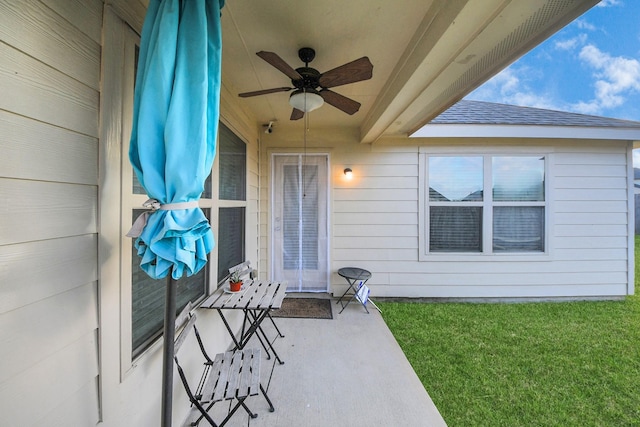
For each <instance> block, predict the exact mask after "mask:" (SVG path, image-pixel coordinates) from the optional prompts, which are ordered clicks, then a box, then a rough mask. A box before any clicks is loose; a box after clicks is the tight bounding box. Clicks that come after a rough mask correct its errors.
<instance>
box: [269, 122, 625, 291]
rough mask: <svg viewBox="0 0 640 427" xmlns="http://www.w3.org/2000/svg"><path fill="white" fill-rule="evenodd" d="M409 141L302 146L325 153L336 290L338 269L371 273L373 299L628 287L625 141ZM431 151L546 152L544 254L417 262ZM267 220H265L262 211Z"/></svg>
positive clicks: (340, 138)
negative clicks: (349, 175)
mask: <svg viewBox="0 0 640 427" xmlns="http://www.w3.org/2000/svg"><path fill="white" fill-rule="evenodd" d="M272 139H275V138H273V137H271V136H268V137H265V141H266V142H265V148H264V150H265V153H269V152H270V151H271V152H277V151H279V150H284V149H285V148H281V143H280V142H279V141H278V142H275V141H274V142H270V141H271V140H272ZM285 140H286V139H285ZM412 142H413V145H411V144H407V143H402V142H400V141H397V140H390V141H389V142H386V141H380V142H378V143H376V144H374V145H372V146H368V145H366V144H358V142H357V141H356V140H355V139H350V137H349V135H346V134H345V135H332V136H331V139H330V140H329V139H327V140H323V141H318V142H317V143H316V145H315V146H311V147H309V148H308V149H309V150H310V151H312V150H320V149H322V150H325V151H326V150H330V151H331V164H332V169H331V185H332V191H331V194H332V200H331V208H330V216H331V218H330V223H331V237H330V240H331V242H330V253H331V273H332V274H331V290H332V292H333V293H334V294H341V293H342V292H343V291H344V289H346V282H345V281H344V279H342V278H341V277H339V276H338V275H337V274H336V271H337V270H338V269H339V268H341V267H347V266H356V267H362V268H365V269H367V270H369V271H371V272H372V278H371V279H370V280H369V282H367V284H368V285H369V284H370V285H371V286H370V288H371V290H372V296H373V297H374V299H375V296H390V297H419V298H480V299H482V298H506V299H508V298H548V297H557V298H563V297H578V298H581V297H585V298H589V297H605V298H608V297H617V296H623V295H626V294H627V293H628V292H629V289H632V285H629V275H630V272H629V253H630V246H629V241H630V237H629V231H628V228H629V219H628V218H629V210H628V195H627V194H628V191H629V188H628V184H627V176H628V175H627V174H628V172H627V168H628V167H629V164H630V163H629V162H630V149H631V145H630V143H629V142H627V141H586V140H536V139H511V140H499V141H498V140H496V141H492V140H487V139H481V140H477V139H467V140H465V139H455V138H451V139H438V140H430V139H423V140H422V139H419V140H414V141H412ZM491 143H495V145H491ZM434 152H438V153H447V155H462V154H465V155H466V154H468V153H471V154H476V155H482V154H490V155H504V154H505V153H509V154H510V155H512V154H514V153H516V154H518V155H523V156H528V155H534V154H536V155H537V154H541V153H543V154H545V156H546V157H547V159H546V163H547V165H546V168H547V176H546V180H547V181H548V185H547V192H546V194H545V203H546V210H547V212H546V220H548V221H547V229H546V233H547V236H546V242H545V250H546V252H545V253H524V254H521V253H499V254H492V253H489V254H482V255H480V256H478V254H467V255H464V254H462V255H455V254H452V255H449V254H447V255H445V256H441V257H432V258H431V259H429V260H427V261H420V257H419V254H420V234H421V233H420V232H419V228H420V220H419V218H420V211H421V207H420V202H419V190H420V189H419V183H420V179H421V177H420V168H419V159H420V157H421V156H422V155H424V153H434ZM547 155H548V156H547ZM346 167H349V168H351V169H352V170H353V179H352V180H350V181H347V180H345V179H344V174H343V170H344V168H346ZM263 182H264V183H265V184H263V185H265V186H266V185H268V184H267V183H268V175H266V174H264V175H263ZM264 220H265V224H268V218H266V217H265V218H264ZM631 238H632V236H631ZM631 253H632V249H631Z"/></svg>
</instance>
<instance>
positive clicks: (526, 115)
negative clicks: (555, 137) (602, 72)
mask: <svg viewBox="0 0 640 427" xmlns="http://www.w3.org/2000/svg"><path fill="white" fill-rule="evenodd" d="M431 123H432V124H443V123H448V124H453V123H457V124H472V123H475V124H501V125H533V126H581V127H623V128H630V127H631V128H640V122H633V121H630V120H620V119H612V118H608V117H599V116H589V115H586V114H577V113H568V112H566V111H556V110H545V109H542V108H532V107H519V106H516V105H507V104H497V103H494V102H484V101H470V100H466V99H463V100H462V101H459V102H458V103H457V104H455V105H454V106H453V107H451V108H449V109H448V110H446V111H445V112H444V113H442V114H440V115H439V116H438V117H436V118H435V119H433V120H432V121H431Z"/></svg>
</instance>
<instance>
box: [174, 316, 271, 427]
mask: <svg viewBox="0 0 640 427" xmlns="http://www.w3.org/2000/svg"><path fill="white" fill-rule="evenodd" d="M190 309H191V305H190V304H189V305H188V306H187V309H185V310H186V311H187V313H186V314H185V312H184V311H183V314H181V315H180V316H178V321H177V322H176V323H179V324H184V328H183V329H182V331H180V333H179V334H178V335H177V338H176V339H175V352H176V356H174V361H175V364H176V367H177V369H178V374H179V375H180V379H181V381H182V384H183V386H184V389H185V391H186V393H187V396H188V397H189V401H190V402H191V405H192V408H191V411H190V412H189V414H188V416H187V419H186V420H185V423H184V424H183V425H186V426H197V425H198V424H199V423H200V421H202V420H203V419H205V420H206V421H207V422H208V423H209V424H210V425H212V426H214V427H222V426H224V425H225V424H226V423H227V421H229V420H230V419H231V417H232V416H233V415H234V414H235V413H236V411H237V410H238V409H239V408H240V407H242V408H244V410H245V411H246V412H247V414H249V416H250V417H251V418H256V417H257V416H258V414H255V413H253V412H252V411H251V410H250V409H249V407H248V406H247V405H246V403H245V400H246V399H247V398H248V397H249V396H255V395H257V394H258V393H259V392H260V393H262V395H263V396H264V398H265V399H266V401H267V403H268V404H269V410H270V411H271V412H273V411H274V407H273V404H272V403H271V399H269V396H268V395H267V393H266V391H265V390H264V388H263V387H262V384H261V383H260V358H261V351H260V349H243V350H236V351H228V352H226V353H220V354H217V355H216V356H215V358H214V359H211V358H210V357H209V355H208V354H207V352H206V350H205V348H204V345H203V343H202V339H201V337H200V333H199V331H198V328H197V327H196V324H195V320H196V316H195V313H191V312H190ZM191 330H193V331H194V333H195V336H196V339H197V341H198V346H199V347H200V351H201V353H202V356H203V357H204V359H205V360H204V363H203V369H202V373H201V375H200V380H199V381H198V386H197V387H196V389H195V391H194V390H192V388H191V387H190V386H189V381H188V380H187V375H186V373H185V371H184V369H183V368H182V367H181V366H180V363H179V360H178V356H177V352H178V350H179V348H180V347H181V346H182V343H183V342H184V340H185V339H186V337H187V335H188V334H189V332H190V331H191ZM224 400H226V401H229V400H235V401H236V404H235V405H234V406H233V408H232V409H231V410H230V411H229V412H228V413H227V415H226V417H225V418H224V419H223V420H222V421H221V422H220V423H219V424H218V423H216V422H215V421H214V420H213V418H212V417H211V415H210V414H209V410H210V409H211V408H212V407H213V405H214V404H216V403H217V402H221V401H224Z"/></svg>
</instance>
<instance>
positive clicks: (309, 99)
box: [289, 90, 324, 113]
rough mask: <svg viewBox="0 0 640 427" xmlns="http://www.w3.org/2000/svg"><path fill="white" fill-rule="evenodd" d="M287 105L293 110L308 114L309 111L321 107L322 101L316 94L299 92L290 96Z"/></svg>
mask: <svg viewBox="0 0 640 427" xmlns="http://www.w3.org/2000/svg"><path fill="white" fill-rule="evenodd" d="M305 97H306V100H305ZM289 104H290V105H291V106H292V107H293V108H296V109H298V110H300V111H303V112H305V113H308V112H309V111H313V110H316V109H318V108H320V107H322V105H323V104H324V99H322V97H321V96H320V95H319V94H318V93H316V92H304V91H301V90H300V91H295V92H294V93H292V94H291V96H290V97H289Z"/></svg>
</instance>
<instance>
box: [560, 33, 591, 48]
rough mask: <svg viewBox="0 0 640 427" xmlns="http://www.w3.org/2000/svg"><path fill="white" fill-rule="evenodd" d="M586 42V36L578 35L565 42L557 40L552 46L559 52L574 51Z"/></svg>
mask: <svg viewBox="0 0 640 427" xmlns="http://www.w3.org/2000/svg"><path fill="white" fill-rule="evenodd" d="M586 41H587V35H586V34H580V35H577V36H575V37H572V38H570V39H566V40H558V41H557V42H555V44H554V46H555V48H556V49H560V50H574V49H575V48H576V47H578V46H582V45H584V44H585V43H586Z"/></svg>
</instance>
